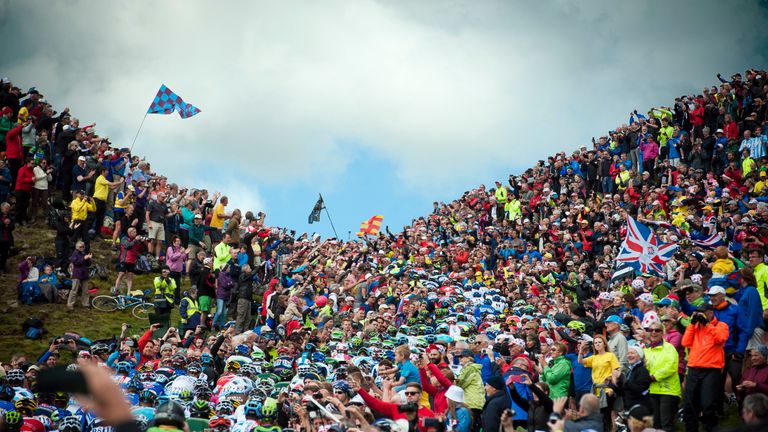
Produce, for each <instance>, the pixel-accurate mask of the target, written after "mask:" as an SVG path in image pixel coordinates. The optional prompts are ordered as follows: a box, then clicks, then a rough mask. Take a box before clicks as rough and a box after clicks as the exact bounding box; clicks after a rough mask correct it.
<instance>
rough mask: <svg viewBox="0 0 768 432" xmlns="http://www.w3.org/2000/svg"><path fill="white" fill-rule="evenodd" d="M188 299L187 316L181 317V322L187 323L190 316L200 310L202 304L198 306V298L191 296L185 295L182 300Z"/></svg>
mask: <svg viewBox="0 0 768 432" xmlns="http://www.w3.org/2000/svg"><path fill="white" fill-rule="evenodd" d="M184 300H186V301H187V317H186V318H185V317H181V323H182V324H186V323H187V319H188V317H191V316H194V315H195V314H196V313H198V312H200V306H198V303H197V300H196V299H195V300H193V299H192V298H191V297H184V298H183V299H182V301H184Z"/></svg>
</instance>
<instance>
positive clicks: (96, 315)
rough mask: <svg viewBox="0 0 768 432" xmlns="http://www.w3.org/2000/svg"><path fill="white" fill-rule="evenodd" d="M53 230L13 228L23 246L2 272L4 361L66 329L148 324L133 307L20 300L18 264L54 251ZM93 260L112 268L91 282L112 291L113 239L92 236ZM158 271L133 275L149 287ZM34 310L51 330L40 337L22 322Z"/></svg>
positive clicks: (35, 350)
mask: <svg viewBox="0 0 768 432" xmlns="http://www.w3.org/2000/svg"><path fill="white" fill-rule="evenodd" d="M54 237H55V233H54V231H53V230H52V229H50V228H49V227H48V226H47V225H45V224H44V223H43V222H37V223H36V224H35V225H33V226H24V227H18V228H17V229H16V232H15V238H16V245H17V247H19V248H20V249H21V252H20V254H19V255H17V256H16V257H13V258H11V259H10V260H9V261H8V266H7V270H8V273H7V274H2V275H0V294H1V298H2V299H3V300H0V314H2V315H1V316H2V317H3V319H2V320H0V361H3V362H7V361H8V360H9V359H10V357H11V355H12V354H13V353H23V354H26V355H28V356H33V357H35V356H38V355H40V354H41V353H42V352H43V351H45V349H47V347H48V342H49V341H50V338H51V337H53V336H57V335H61V334H63V333H65V332H76V333H79V334H81V335H82V336H86V337H88V338H91V339H100V338H108V337H111V336H113V335H119V334H120V327H121V325H122V323H124V322H127V323H130V324H131V325H132V330H131V331H132V332H135V333H139V332H141V331H142V330H143V329H145V328H146V327H147V326H148V325H149V323H148V321H144V322H141V321H140V320H138V319H136V318H134V317H133V315H131V311H130V309H126V310H124V311H116V312H112V313H104V312H98V311H95V310H84V309H77V308H76V309H75V311H74V312H68V311H67V309H66V306H65V305H64V304H41V305H33V306H26V305H19V304H18V302H17V301H16V299H17V295H16V284H17V281H18V270H17V266H18V264H19V262H20V261H21V260H22V259H23V258H24V257H26V256H28V255H35V256H41V255H42V256H46V257H53V256H55V249H54V243H53V241H54ZM91 251H92V252H93V255H94V260H95V261H96V262H99V263H101V264H103V265H104V266H105V267H106V268H107V269H108V271H109V277H108V278H107V280H100V279H94V280H92V281H91V286H95V287H98V289H99V294H109V288H110V287H111V286H112V284H113V283H114V281H115V277H116V276H117V273H116V272H115V257H116V253H115V252H113V251H112V250H111V248H110V243H107V242H104V241H102V240H94V241H92V242H91ZM154 276H155V275H154V274H147V275H140V276H137V277H135V278H134V288H135V289H146V288H149V287H151V286H152V279H153V278H154ZM30 316H34V317H37V318H40V319H42V320H43V321H44V322H45V329H46V330H47V333H46V334H45V336H44V337H43V339H42V340H37V341H33V340H29V339H26V338H25V337H24V334H23V333H22V330H21V324H22V323H23V322H24V320H25V319H27V318H28V317H30ZM172 322H173V323H174V324H177V323H178V314H177V313H176V312H175V311H174V316H173V317H172Z"/></svg>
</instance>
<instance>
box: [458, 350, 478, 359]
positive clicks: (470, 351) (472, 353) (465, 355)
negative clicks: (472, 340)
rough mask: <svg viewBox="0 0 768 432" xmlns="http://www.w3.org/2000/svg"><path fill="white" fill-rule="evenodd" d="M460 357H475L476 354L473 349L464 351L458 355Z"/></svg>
mask: <svg viewBox="0 0 768 432" xmlns="http://www.w3.org/2000/svg"><path fill="white" fill-rule="evenodd" d="M458 356H459V357H474V356H475V353H474V352H472V350H471V349H463V350H461V352H460V353H459V355H458Z"/></svg>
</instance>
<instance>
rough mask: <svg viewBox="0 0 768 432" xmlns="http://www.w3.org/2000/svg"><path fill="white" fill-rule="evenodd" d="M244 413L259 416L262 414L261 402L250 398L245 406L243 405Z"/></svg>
mask: <svg viewBox="0 0 768 432" xmlns="http://www.w3.org/2000/svg"><path fill="white" fill-rule="evenodd" d="M243 414H245V415H246V416H254V417H257V418H258V417H259V416H260V415H261V402H259V401H257V400H255V399H248V402H247V403H246V404H245V407H243Z"/></svg>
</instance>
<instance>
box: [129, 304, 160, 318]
mask: <svg viewBox="0 0 768 432" xmlns="http://www.w3.org/2000/svg"><path fill="white" fill-rule="evenodd" d="M154 308H155V305H154V304H152V303H139V304H137V305H136V306H134V307H133V311H132V313H133V316H135V317H136V318H138V319H141V320H145V319H149V314H150V313H151V312H152V310H153V309H154Z"/></svg>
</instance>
